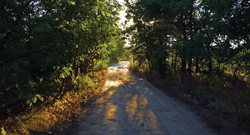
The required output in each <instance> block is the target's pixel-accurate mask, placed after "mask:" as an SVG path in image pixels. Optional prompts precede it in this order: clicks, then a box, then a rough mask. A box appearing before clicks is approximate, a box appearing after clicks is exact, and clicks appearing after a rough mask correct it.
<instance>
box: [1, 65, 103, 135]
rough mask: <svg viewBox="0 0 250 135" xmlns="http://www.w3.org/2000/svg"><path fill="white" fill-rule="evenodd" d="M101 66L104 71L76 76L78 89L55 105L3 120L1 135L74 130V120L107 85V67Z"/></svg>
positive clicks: (57, 101)
mask: <svg viewBox="0 0 250 135" xmlns="http://www.w3.org/2000/svg"><path fill="white" fill-rule="evenodd" d="M100 64H101V65H99V66H98V68H100V69H102V70H101V71H98V72H91V73H89V74H86V75H78V76H77V77H75V78H74V81H75V83H74V85H75V88H77V90H74V91H73V90H72V91H68V92H67V93H66V94H65V95H64V96H63V97H62V98H61V99H59V100H56V101H55V102H54V104H52V105H46V106H42V107H39V109H38V108H35V107H34V108H32V109H30V110H29V111H26V112H23V113H22V115H18V116H14V115H13V116H11V117H9V118H8V119H6V120H4V121H1V124H0V125H1V127H2V129H1V130H2V131H1V134H2V135H4V134H7V135H17V134H25V135H26V134H39V133H42V134H55V132H60V131H63V130H67V129H68V128H70V127H71V125H72V120H73V118H74V117H75V116H76V115H78V114H80V113H81V112H82V111H83V108H84V106H85V105H86V103H88V102H91V101H92V100H94V99H95V97H96V96H97V95H98V94H99V91H100V90H101V87H102V85H104V81H105V78H104V76H105V74H106V69H105V67H107V65H104V66H103V65H102V64H104V63H100Z"/></svg>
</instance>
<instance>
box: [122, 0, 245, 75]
mask: <svg viewBox="0 0 250 135" xmlns="http://www.w3.org/2000/svg"><path fill="white" fill-rule="evenodd" d="M126 6H127V7H128V9H127V13H128V15H127V18H128V19H133V21H134V25H132V26H131V27H130V28H128V29H127V34H130V35H132V40H131V45H132V48H133V51H132V53H133V56H134V59H135V60H137V61H138V62H139V63H140V64H142V63H144V64H147V65H148V67H149V70H150V71H156V72H158V73H160V74H161V75H162V76H165V74H166V71H167V70H174V71H181V73H182V74H183V75H186V74H188V75H191V73H192V72H201V71H200V70H201V69H202V72H204V71H207V72H208V73H210V74H212V73H215V72H216V73H218V72H220V71H223V70H224V68H226V67H227V68H228V67H230V68H231V69H234V71H235V72H237V71H238V70H239V69H242V70H243V69H244V70H246V71H247V73H248V74H249V68H250V65H249V62H250V61H249V59H247V58H249V49H250V48H249V39H250V38H249V37H250V35H249V28H250V24H249V22H250V20H249V17H248V16H249V13H250V7H249V6H250V3H249V1H247V0H229V1H216V0H202V1H198V0H138V1H135V2H133V3H130V1H129V0H126ZM194 67H195V68H194ZM194 69H195V71H194Z"/></svg>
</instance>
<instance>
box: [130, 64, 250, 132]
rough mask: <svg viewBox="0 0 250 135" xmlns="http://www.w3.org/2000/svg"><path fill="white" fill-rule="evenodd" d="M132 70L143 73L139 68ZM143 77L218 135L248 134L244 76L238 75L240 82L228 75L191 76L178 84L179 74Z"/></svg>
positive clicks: (248, 87) (249, 95) (248, 89)
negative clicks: (190, 111)
mask: <svg viewBox="0 0 250 135" xmlns="http://www.w3.org/2000/svg"><path fill="white" fill-rule="evenodd" d="M132 68H133V69H135V71H136V72H137V73H142V72H140V71H139V68H137V67H132ZM143 74H144V75H143V76H146V77H147V80H149V82H150V83H152V84H153V85H155V86H156V87H158V88H160V89H162V90H164V91H165V92H166V93H167V94H168V95H171V96H173V97H174V98H176V99H178V100H181V101H183V102H184V103H186V104H188V105H190V106H191V107H192V108H193V109H194V110H196V111H197V112H198V113H200V112H201V113H202V114H201V116H202V117H203V118H204V120H205V121H206V122H207V123H208V124H209V125H210V126H211V127H212V128H215V129H216V130H217V131H219V133H222V132H224V129H226V130H227V132H230V131H232V132H233V131H235V132H238V131H241V130H244V131H246V132H250V131H249V129H250V81H249V78H248V77H247V76H244V75H243V74H240V75H238V77H239V79H240V80H241V81H240V80H237V79H235V78H234V77H233V76H232V74H229V73H227V74H225V75H222V76H216V75H210V76H209V75H203V74H192V78H188V77H187V78H186V79H185V80H184V81H183V82H181V81H180V75H178V74H171V73H168V76H167V77H166V78H165V79H161V78H160V75H159V74H157V73H154V74H152V73H150V74H149V73H147V72H144V73H143ZM204 111H205V113H204ZM225 122H226V123H229V124H225ZM228 125H229V126H228ZM232 127H233V128H232Z"/></svg>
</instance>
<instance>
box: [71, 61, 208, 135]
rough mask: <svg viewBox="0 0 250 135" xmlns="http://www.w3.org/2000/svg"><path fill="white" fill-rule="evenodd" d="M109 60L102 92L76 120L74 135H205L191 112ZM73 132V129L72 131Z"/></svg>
mask: <svg viewBox="0 0 250 135" xmlns="http://www.w3.org/2000/svg"><path fill="white" fill-rule="evenodd" d="M128 65H129V62H128V61H123V62H121V63H119V64H112V65H110V67H109V73H108V74H107V82H106V84H105V88H104V93H103V95H102V96H101V97H100V98H98V99H97V100H96V101H95V102H94V103H93V104H92V105H91V106H90V107H89V109H88V110H87V111H86V113H85V117H83V118H82V119H80V120H79V125H78V126H79V127H78V129H77V130H76V131H75V132H74V134H76V135H88V134H89V135H147V134H148V135H157V134H162V135H198V134H202V135H208V134H212V133H211V131H210V130H209V129H207V128H206V126H205V124H203V123H201V122H200V121H199V120H198V117H196V116H195V115H194V114H193V113H192V112H190V111H189V110H188V109H186V108H185V107H183V106H182V105H181V104H180V103H177V102H175V101H174V100H172V99H171V98H169V97H166V96H165V95H163V94H161V93H160V92H159V91H158V90H157V89H156V88H154V87H153V86H151V85H150V84H149V83H147V82H146V81H145V80H143V79H142V78H138V77H136V76H134V75H133V74H132V73H130V71H129V70H128ZM72 134H73V133H72Z"/></svg>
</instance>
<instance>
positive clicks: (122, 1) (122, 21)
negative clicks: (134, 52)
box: [117, 0, 133, 46]
mask: <svg viewBox="0 0 250 135" xmlns="http://www.w3.org/2000/svg"><path fill="white" fill-rule="evenodd" d="M117 1H118V2H119V3H120V4H122V5H123V7H124V8H123V10H122V11H120V12H119V13H120V15H119V17H120V21H119V22H118V25H119V26H120V28H122V29H123V30H124V29H125V28H124V27H123V26H122V23H124V22H125V21H126V20H127V19H126V17H125V16H126V12H125V10H126V9H125V6H124V3H125V2H124V0H117ZM132 24H133V20H130V21H129V22H128V23H127V25H126V26H130V25H132ZM125 46H130V45H129V41H128V40H127V39H126V44H125Z"/></svg>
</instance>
